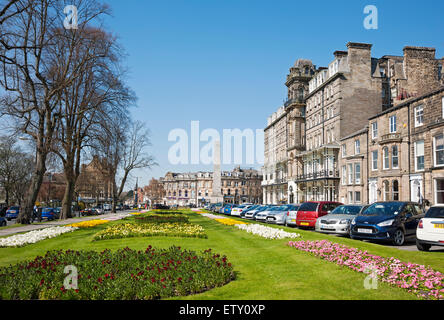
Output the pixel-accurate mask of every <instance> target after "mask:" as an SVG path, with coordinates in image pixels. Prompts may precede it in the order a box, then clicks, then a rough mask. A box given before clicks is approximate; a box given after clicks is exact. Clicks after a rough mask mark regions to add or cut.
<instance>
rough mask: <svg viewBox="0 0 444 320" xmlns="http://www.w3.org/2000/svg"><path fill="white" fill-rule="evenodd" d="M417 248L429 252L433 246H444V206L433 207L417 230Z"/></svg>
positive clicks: (420, 222)
mask: <svg viewBox="0 0 444 320" xmlns="http://www.w3.org/2000/svg"><path fill="white" fill-rule="evenodd" d="M416 246H417V247H418V250H420V251H429V250H430V248H431V247H432V246H444V205H438V206H433V207H431V208H430V209H429V210H428V211H427V213H426V214H425V216H424V218H422V219H421V220H420V221H419V223H418V227H417V229H416Z"/></svg>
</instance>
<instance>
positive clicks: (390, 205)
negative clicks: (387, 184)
mask: <svg viewBox="0 0 444 320" xmlns="http://www.w3.org/2000/svg"><path fill="white" fill-rule="evenodd" d="M404 204H405V203H403V202H379V203H374V204H372V205H371V206H369V207H368V208H367V209H365V210H364V211H363V212H362V215H364V216H396V215H397V214H398V213H400V212H401V210H402V207H403V206H404Z"/></svg>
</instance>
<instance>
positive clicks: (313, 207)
mask: <svg viewBox="0 0 444 320" xmlns="http://www.w3.org/2000/svg"><path fill="white" fill-rule="evenodd" d="M341 205H343V204H342V203H340V202H334V201H310V202H304V203H303V204H301V206H300V207H299V209H298V214H297V217H296V225H297V226H298V227H305V228H315V227H316V221H317V220H318V218H320V217H323V216H326V215H327V214H329V213H331V212H332V211H333V210H334V209H336V208H337V207H339V206H341Z"/></svg>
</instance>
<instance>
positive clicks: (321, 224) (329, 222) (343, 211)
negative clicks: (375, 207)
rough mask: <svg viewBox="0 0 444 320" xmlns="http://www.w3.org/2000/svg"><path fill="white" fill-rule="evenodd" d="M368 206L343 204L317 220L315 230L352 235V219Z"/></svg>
mask: <svg viewBox="0 0 444 320" xmlns="http://www.w3.org/2000/svg"><path fill="white" fill-rule="evenodd" d="M366 208H368V206H364V205H343V206H339V207H337V208H336V209H334V210H333V211H332V212H331V213H329V214H327V215H326V216H323V217H321V218H319V219H318V220H317V221H316V227H315V230H316V231H317V232H322V233H333V234H341V235H350V223H351V221H352V220H353V219H354V218H355V217H356V216H357V215H358V214H359V213H360V212H362V211H363V209H366Z"/></svg>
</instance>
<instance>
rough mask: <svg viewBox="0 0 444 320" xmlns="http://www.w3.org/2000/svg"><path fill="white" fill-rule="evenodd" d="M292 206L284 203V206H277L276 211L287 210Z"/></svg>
mask: <svg viewBox="0 0 444 320" xmlns="http://www.w3.org/2000/svg"><path fill="white" fill-rule="evenodd" d="M291 208H292V206H290V205H286V206H280V207H278V211H289V210H291Z"/></svg>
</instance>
